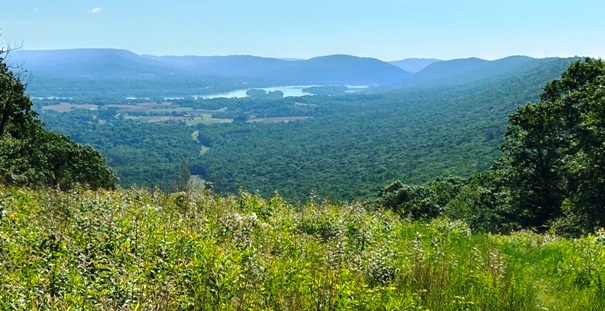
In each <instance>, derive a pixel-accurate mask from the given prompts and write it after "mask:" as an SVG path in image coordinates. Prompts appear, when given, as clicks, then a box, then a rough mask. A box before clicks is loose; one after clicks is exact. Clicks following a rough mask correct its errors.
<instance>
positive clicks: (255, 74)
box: [8, 49, 556, 90]
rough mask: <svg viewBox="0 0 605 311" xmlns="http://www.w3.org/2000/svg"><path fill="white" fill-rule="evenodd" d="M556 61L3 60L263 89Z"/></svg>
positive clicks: (411, 80) (51, 74)
mask: <svg viewBox="0 0 605 311" xmlns="http://www.w3.org/2000/svg"><path fill="white" fill-rule="evenodd" d="M553 60H556V58H547V59H535V58H531V57H526V56H511V57H507V58H503V59H499V60H494V61H488V60H483V59H479V58H467V59H455V60H448V61H442V60H438V59H418V58H416V59H406V60H401V61H395V62H391V63H388V62H383V61H380V60H378V59H374V58H362V57H356V56H350V55H328V56H321V57H315V58H311V59H308V60H284V59H277V58H265V57H257V56H248V55H231V56H152V55H138V54H135V53H133V52H130V51H127V50H119V49H72V50H16V51H12V52H11V54H10V57H9V59H8V61H9V62H10V63H12V64H16V65H22V68H23V69H25V70H27V71H28V72H29V73H30V74H31V75H32V76H33V77H34V78H40V77H41V78H45V79H47V78H51V79H52V78H55V79H83V80H90V79H104V80H107V79H129V80H156V81H157V80H167V79H168V78H171V79H175V78H184V79H191V80H200V78H203V77H220V78H237V79H239V80H240V81H242V79H244V81H245V80H250V81H254V82H261V83H263V84H265V85H273V86H280V85H297V84H298V85H381V87H380V88H379V90H392V89H397V88H402V87H403V88H405V87H418V86H439V85H450V84H463V83H467V82H473V81H482V80H485V79H495V78H502V77H507V76H510V77H514V76H519V75H522V73H523V72H528V71H531V70H539V69H540V68H541V67H544V66H548V63H549V62H551V61H553Z"/></svg>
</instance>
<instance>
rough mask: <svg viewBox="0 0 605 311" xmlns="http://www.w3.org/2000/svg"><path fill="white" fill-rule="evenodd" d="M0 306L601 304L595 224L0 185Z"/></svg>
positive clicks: (600, 241) (603, 235) (604, 303)
mask: <svg viewBox="0 0 605 311" xmlns="http://www.w3.org/2000/svg"><path fill="white" fill-rule="evenodd" d="M0 215H2V216H1V218H0V309H2V310H49V309H50V310H605V294H604V293H605V289H604V288H603V286H604V284H605V246H604V244H605V232H600V233H598V234H597V235H593V236H588V237H585V238H582V239H577V240H568V239H563V238H559V237H556V236H552V235H538V234H535V233H531V232H517V233H513V234H511V235H508V236H500V235H485V234H472V233H471V231H470V230H469V228H468V226H466V224H464V223H462V222H457V221H450V220H448V219H437V220H435V221H433V222H431V223H428V224H421V223H415V222H411V221H408V220H405V219H400V218H399V217H398V216H396V215H394V214H392V213H390V212H388V211H380V210H378V211H369V210H367V209H364V208H363V207H362V206H359V205H355V204H351V205H331V204H327V203H318V202H309V203H308V204H306V205H303V206H291V205H288V204H287V203H285V202H284V201H283V200H281V199H280V198H279V197H277V196H276V197H274V198H272V199H270V200H263V199H261V198H259V197H258V196H255V195H251V194H248V193H241V194H240V195H238V196H231V197H220V196H214V195H212V194H209V193H204V192H199V193H176V194H166V193H162V192H159V191H147V190H136V189H135V190H118V191H111V192H109V191H96V192H93V191H87V190H82V189H76V190H75V191H73V192H70V193H61V192H54V191H30V190H23V189H15V188H6V187H5V188H0Z"/></svg>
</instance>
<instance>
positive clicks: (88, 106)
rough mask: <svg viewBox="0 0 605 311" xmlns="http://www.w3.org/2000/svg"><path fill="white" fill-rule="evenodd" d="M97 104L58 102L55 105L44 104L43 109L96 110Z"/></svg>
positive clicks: (60, 110) (63, 110) (59, 110)
mask: <svg viewBox="0 0 605 311" xmlns="http://www.w3.org/2000/svg"><path fill="white" fill-rule="evenodd" d="M98 108H99V106H97V105H92V104H70V103H60V104H56V105H50V106H45V107H43V108H42V109H43V110H54V111H56V112H70V111H72V110H73V109H85V110H97V109H98Z"/></svg>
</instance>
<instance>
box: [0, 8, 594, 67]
mask: <svg viewBox="0 0 605 311" xmlns="http://www.w3.org/2000/svg"><path fill="white" fill-rule="evenodd" d="M0 8H1V9H0V30H1V32H2V36H1V37H0V41H1V42H2V43H3V44H4V45H6V44H14V43H18V44H22V46H23V48H24V49H27V50H32V49H64V48H78V47H103V48H122V49H128V50H131V51H133V52H135V53H139V54H153V55H231V54H251V55H258V56H267V57H282V58H288V57H291V58H310V57H314V56H320V55H328V54H351V55H356V56H367V57H375V58H379V59H382V60H386V61H391V60H398V59H404V58H411V57H431V58H440V59H453V58H463V57H481V58H485V59H496V58H501V57H505V56H509V55H528V56H534V57H550V56H575V55H579V56H593V57H604V56H605V17H604V14H605V1H603V0H569V1H562V0H498V1H496V0H494V1H492V0H450V1H445V0H443V1H438V0H398V1H397V0H349V1H345V0H304V1H303V0H298V1H291V0H271V1H270V0H239V1H235V0H195V1H193V0H170V1H169V0H0Z"/></svg>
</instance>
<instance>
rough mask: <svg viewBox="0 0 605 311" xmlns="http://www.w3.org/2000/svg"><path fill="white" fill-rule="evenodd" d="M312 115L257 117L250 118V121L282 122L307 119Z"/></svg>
mask: <svg viewBox="0 0 605 311" xmlns="http://www.w3.org/2000/svg"><path fill="white" fill-rule="evenodd" d="M309 118H311V117H278V118H256V119H251V120H248V122H262V123H280V122H290V121H302V120H307V119H309Z"/></svg>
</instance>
